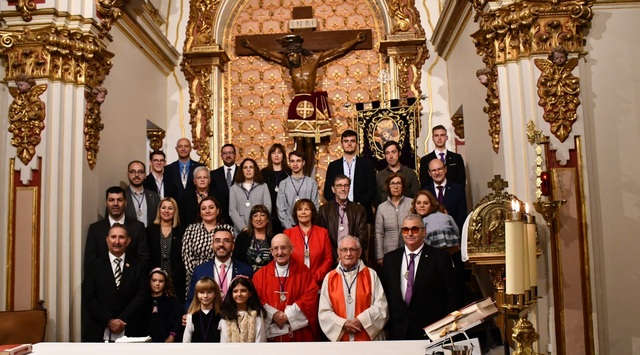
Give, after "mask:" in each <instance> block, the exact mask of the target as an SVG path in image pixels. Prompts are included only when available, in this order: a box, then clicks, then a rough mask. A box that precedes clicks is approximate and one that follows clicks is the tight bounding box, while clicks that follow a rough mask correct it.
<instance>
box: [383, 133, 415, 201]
mask: <svg viewBox="0 0 640 355" xmlns="http://www.w3.org/2000/svg"><path fill="white" fill-rule="evenodd" d="M382 151H383V152H384V159H385V160H386V161H387V166H386V167H385V168H384V169H382V170H380V171H378V173H377V174H376V185H377V186H378V196H377V198H376V205H380V204H381V203H383V202H384V201H386V200H387V189H386V186H385V182H386V181H387V178H388V177H389V175H391V174H393V173H398V174H400V175H401V176H402V178H403V179H404V184H405V186H404V191H403V195H405V196H407V197H409V198H413V197H414V196H415V195H416V192H418V190H420V182H419V181H418V174H416V172H415V170H412V169H409V168H407V167H406V166H404V165H402V163H400V156H401V155H402V153H401V152H400V145H399V144H398V142H396V141H387V142H386V143H385V144H384V145H383V146H382Z"/></svg>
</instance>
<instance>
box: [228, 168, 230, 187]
mask: <svg viewBox="0 0 640 355" xmlns="http://www.w3.org/2000/svg"><path fill="white" fill-rule="evenodd" d="M227 187H231V168H227Z"/></svg>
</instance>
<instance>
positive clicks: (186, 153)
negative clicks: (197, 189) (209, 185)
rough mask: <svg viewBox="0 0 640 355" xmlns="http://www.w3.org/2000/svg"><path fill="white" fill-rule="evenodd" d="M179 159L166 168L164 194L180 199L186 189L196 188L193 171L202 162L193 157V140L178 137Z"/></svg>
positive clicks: (177, 149) (177, 150)
mask: <svg viewBox="0 0 640 355" xmlns="http://www.w3.org/2000/svg"><path fill="white" fill-rule="evenodd" d="M176 152H177V153H178V160H176V161H174V162H173V163H171V164H169V165H167V166H166V167H165V168H164V177H163V180H162V181H163V182H164V189H165V190H164V196H165V197H173V199H174V200H176V201H180V199H181V198H182V196H183V195H184V193H185V191H187V190H192V189H194V185H193V180H192V177H193V171H194V170H195V169H196V167H198V166H201V165H202V164H201V163H198V162H197V161H195V160H193V159H191V141H190V140H188V139H187V138H180V139H178V143H176Z"/></svg>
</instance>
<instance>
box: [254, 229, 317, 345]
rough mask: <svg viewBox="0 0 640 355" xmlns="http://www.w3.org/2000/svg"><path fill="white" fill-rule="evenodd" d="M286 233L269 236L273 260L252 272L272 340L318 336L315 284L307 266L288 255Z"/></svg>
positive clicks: (289, 248)
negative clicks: (271, 237) (265, 313)
mask: <svg viewBox="0 0 640 355" xmlns="http://www.w3.org/2000/svg"><path fill="white" fill-rule="evenodd" d="M292 252H293V247H292V246H291V241H290V240H289V237H287V236H286V235H284V234H278V235H276V236H275V237H273V239H272V240H271V254H272V255H273V259H274V260H273V261H271V262H270V263H269V264H267V265H266V266H263V267H262V268H261V269H260V270H258V272H257V273H256V274H255V275H254V276H253V283H254V285H255V286H256V290H257V291H258V295H259V296H260V301H261V302H262V304H263V306H264V308H265V309H266V311H267V319H266V323H267V324H269V327H268V328H267V338H268V339H269V341H274V342H290V341H315V340H317V339H318V337H317V334H318V325H317V324H318V286H317V285H316V282H315V280H314V278H313V275H311V272H310V271H309V269H308V268H307V267H306V266H305V265H304V264H302V263H299V262H296V261H295V260H293V259H291V253H292Z"/></svg>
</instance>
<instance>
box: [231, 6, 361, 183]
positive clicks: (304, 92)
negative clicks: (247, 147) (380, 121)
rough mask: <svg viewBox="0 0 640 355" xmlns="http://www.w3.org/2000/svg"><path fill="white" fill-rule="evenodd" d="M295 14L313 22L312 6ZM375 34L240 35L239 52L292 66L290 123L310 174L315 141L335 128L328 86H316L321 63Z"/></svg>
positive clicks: (306, 30) (309, 31) (358, 46)
mask: <svg viewBox="0 0 640 355" xmlns="http://www.w3.org/2000/svg"><path fill="white" fill-rule="evenodd" d="M293 18H294V20H292V21H293V22H292V24H296V23H302V24H303V26H302V27H304V22H305V21H308V22H311V23H313V22H314V20H313V18H312V8H311V7H310V6H306V7H296V8H294V9H293ZM295 21H299V22H295ZM371 34H372V32H371V30H347V31H321V32H315V31H314V29H312V28H303V29H294V30H293V33H291V34H282V33H281V34H268V35H251V36H237V37H236V54H237V55H239V56H243V55H256V54H257V55H259V56H261V57H263V58H265V59H267V60H270V61H272V62H274V63H276V64H279V65H282V66H284V67H286V68H288V69H289V75H290V76H291V86H292V87H293V90H294V92H295V96H294V97H293V98H292V100H291V103H290V104H289V110H288V112H287V120H288V121H287V129H288V131H289V136H291V137H294V139H295V146H296V150H298V151H301V152H303V153H304V155H305V160H306V164H305V170H306V171H305V174H307V175H309V176H310V175H311V174H312V172H313V167H314V166H315V162H314V158H315V145H316V144H318V143H320V142H321V139H322V138H323V137H329V136H331V134H332V133H333V128H332V126H331V124H330V122H329V119H330V118H331V115H330V111H329V102H328V95H327V92H326V91H317V90H316V84H317V83H316V76H317V72H318V68H319V67H321V66H323V65H325V64H327V63H329V62H331V61H333V60H335V59H337V58H339V57H341V56H343V55H344V54H346V53H347V52H349V51H350V50H352V49H371V48H372V40H371ZM303 43H304V47H303Z"/></svg>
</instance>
